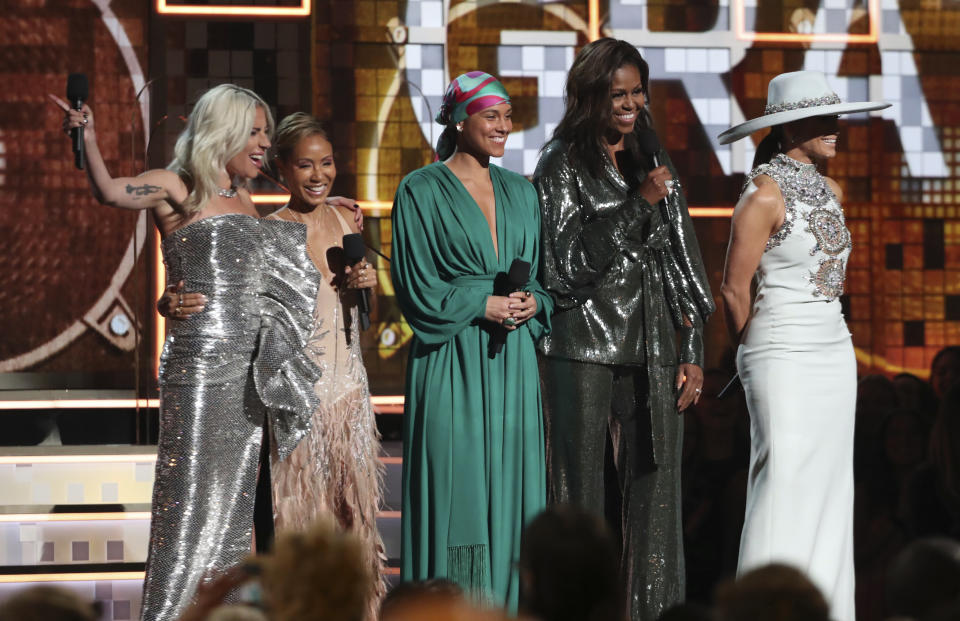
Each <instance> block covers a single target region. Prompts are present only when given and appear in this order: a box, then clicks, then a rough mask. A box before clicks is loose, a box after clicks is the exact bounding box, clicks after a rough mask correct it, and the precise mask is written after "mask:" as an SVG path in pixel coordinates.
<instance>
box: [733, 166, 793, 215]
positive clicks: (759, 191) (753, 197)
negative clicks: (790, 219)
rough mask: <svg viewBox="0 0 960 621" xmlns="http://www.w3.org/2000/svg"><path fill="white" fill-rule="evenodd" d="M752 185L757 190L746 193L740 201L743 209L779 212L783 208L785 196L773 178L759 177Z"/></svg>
mask: <svg viewBox="0 0 960 621" xmlns="http://www.w3.org/2000/svg"><path fill="white" fill-rule="evenodd" d="M751 183H752V184H753V185H754V187H755V188H756V189H755V190H753V191H752V192H744V194H743V197H742V198H741V199H740V203H741V205H742V206H743V207H747V206H749V207H751V208H753V209H760V210H764V211H767V210H771V211H777V212H779V211H780V210H781V209H782V208H783V194H781V193H780V186H779V185H777V182H776V181H774V180H773V179H772V178H771V177H769V176H768V175H757V176H756V177H755V178H754V179H753V181H751ZM738 206H739V205H738Z"/></svg>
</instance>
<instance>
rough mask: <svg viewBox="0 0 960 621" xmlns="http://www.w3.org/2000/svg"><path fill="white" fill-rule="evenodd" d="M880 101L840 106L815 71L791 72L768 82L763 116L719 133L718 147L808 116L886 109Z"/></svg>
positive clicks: (836, 98)
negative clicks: (767, 128)
mask: <svg viewBox="0 0 960 621" xmlns="http://www.w3.org/2000/svg"><path fill="white" fill-rule="evenodd" d="M889 107H890V104H888V103H884V102H882V101H861V102H856V103H843V102H841V101H840V98H839V97H838V96H837V94H836V93H834V92H833V89H831V88H830V85H829V84H827V78H826V77H825V76H824V75H823V74H822V73H820V72H819V71H791V72H790V73H781V74H780V75H778V76H776V77H774V78H773V79H772V80H770V85H769V86H768V87H767V107H766V109H765V110H764V112H763V116H759V117H757V118H755V119H750V120H749V121H746V122H744V123H740V124H739V125H735V126H733V127H731V128H730V129H728V130H725V131H724V132H722V133H721V134H720V135H719V136H718V137H717V138H718V139H719V140H720V144H728V143H730V142H733V141H735V140H740V139H741V138H743V137H744V136H749V135H750V134H752V133H753V132H755V131H757V130H758V129H763V128H765V127H773V126H774V125H782V124H783V123H789V122H791V121H799V120H800V119H806V118H809V117H811V116H833V115H835V114H850V113H853V112H867V111H870V110H882V109H883V108H889Z"/></svg>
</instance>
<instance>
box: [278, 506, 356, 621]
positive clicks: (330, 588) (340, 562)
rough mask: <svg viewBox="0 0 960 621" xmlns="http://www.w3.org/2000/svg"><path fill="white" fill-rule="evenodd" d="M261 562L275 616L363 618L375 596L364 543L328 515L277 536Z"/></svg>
mask: <svg viewBox="0 0 960 621" xmlns="http://www.w3.org/2000/svg"><path fill="white" fill-rule="evenodd" d="M259 563H260V566H261V568H262V575H261V577H260V582H261V584H262V585H263V597H264V603H265V604H266V605H267V607H268V608H269V610H270V618H271V619H272V620H273V621H313V620H316V621H361V619H363V617H364V614H366V611H367V608H368V606H369V602H370V598H371V597H374V593H375V591H374V585H375V583H374V576H373V575H372V574H371V571H370V568H369V563H368V562H367V561H366V556H365V554H364V547H363V543H362V542H361V541H360V539H359V538H358V537H357V536H356V535H354V534H352V533H347V532H343V531H341V530H339V529H338V528H337V526H336V525H335V523H334V522H333V520H332V519H329V518H321V519H320V520H318V521H317V523H316V524H314V525H313V526H312V527H310V529H309V530H307V531H306V532H287V533H285V534H282V535H280V537H278V538H277V541H276V544H275V546H274V550H273V553H272V554H270V555H269V556H267V557H266V558H263V559H261V560H259Z"/></svg>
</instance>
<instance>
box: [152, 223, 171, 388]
mask: <svg viewBox="0 0 960 621" xmlns="http://www.w3.org/2000/svg"><path fill="white" fill-rule="evenodd" d="M153 247H154V248H156V250H155V254H154V257H153V263H154V274H153V277H154V280H155V286H154V288H153V296H154V299H155V300H159V299H160V296H162V295H163V291H164V289H165V288H166V287H165V285H166V282H167V268H166V267H165V266H164V265H163V250H162V249H161V248H160V231H158V230H157V229H156V227H154V230H153ZM150 306H151V307H152V308H153V320H154V322H153V325H154V326H156V327H155V330H156V333H155V334H154V335H153V341H154V343H153V344H154V350H153V352H154V353H153V376H154V377H160V354H161V352H163V342H164V341H165V340H167V319H166V318H165V317H164V316H163V315H161V314H160V313H159V312H157V305H156V304H151V305H150Z"/></svg>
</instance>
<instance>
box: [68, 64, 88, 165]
mask: <svg viewBox="0 0 960 621" xmlns="http://www.w3.org/2000/svg"><path fill="white" fill-rule="evenodd" d="M89 96H90V85H89V84H88V83H87V76H86V74H84V73H71V74H70V76H69V77H68V78H67V101H68V102H69V103H70V105H71V106H73V109H74V110H80V109H81V108H83V102H84V101H86V100H87V98H88V97H89ZM70 137H71V138H72V139H73V164H74V165H75V166H76V167H77V168H78V169H79V170H83V166H84V159H85V157H86V155H85V153H84V150H83V125H81V126H80V127H75V128H73V129H71V130H70Z"/></svg>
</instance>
